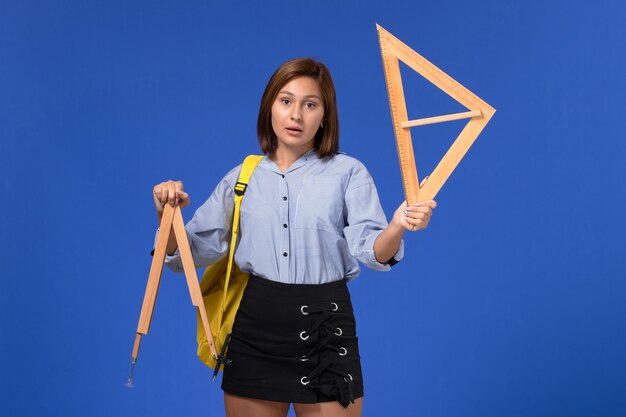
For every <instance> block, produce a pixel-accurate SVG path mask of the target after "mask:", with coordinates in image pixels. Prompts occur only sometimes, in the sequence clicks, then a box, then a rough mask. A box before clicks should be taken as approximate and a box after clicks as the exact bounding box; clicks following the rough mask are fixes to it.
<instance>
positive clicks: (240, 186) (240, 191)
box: [235, 181, 248, 197]
mask: <svg viewBox="0 0 626 417" xmlns="http://www.w3.org/2000/svg"><path fill="white" fill-rule="evenodd" d="M246 188H248V184H245V183H243V182H239V181H237V184H235V195H237V196H239V197H241V196H242V195H244V193H245V192H246Z"/></svg>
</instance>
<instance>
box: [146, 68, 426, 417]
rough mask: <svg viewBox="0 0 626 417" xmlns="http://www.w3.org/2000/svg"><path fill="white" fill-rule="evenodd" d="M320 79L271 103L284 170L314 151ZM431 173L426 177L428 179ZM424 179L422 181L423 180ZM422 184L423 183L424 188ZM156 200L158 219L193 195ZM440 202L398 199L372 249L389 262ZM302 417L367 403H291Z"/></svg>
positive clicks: (276, 409)
mask: <svg viewBox="0 0 626 417" xmlns="http://www.w3.org/2000/svg"><path fill="white" fill-rule="evenodd" d="M321 97H322V95H321V93H320V89H319V86H318V84H317V81H315V80H314V79H313V78H310V77H297V78H294V79H292V80H291V81H289V82H288V83H287V84H285V85H284V86H283V87H282V88H281V90H280V91H279V93H278V96H277V97H276V99H275V100H274V103H273V105H272V128H273V130H274V133H275V134H276V137H277V146H276V149H275V151H274V152H273V153H272V154H270V155H268V157H269V158H270V159H271V160H272V161H273V162H274V163H275V164H276V165H277V166H278V168H279V169H280V170H281V171H283V172H285V171H286V170H287V169H288V168H289V167H290V166H291V165H292V164H293V163H294V162H295V161H297V160H298V159H299V158H300V157H301V156H302V155H304V154H305V153H306V152H308V151H309V150H311V149H312V148H313V145H314V138H315V134H316V133H317V130H318V129H320V127H321V126H322V125H323V120H324V103H323V101H322V98H321ZM426 180H427V178H426V179H425V180H424V181H426ZM424 181H423V182H422V184H421V185H423V183H424ZM421 185H420V187H421ZM153 196H154V205H155V207H156V211H157V216H158V218H159V222H160V221H161V217H162V215H163V207H164V206H165V204H170V205H171V206H173V207H174V206H176V205H180V207H181V208H184V207H187V206H188V205H189V195H188V194H187V193H186V192H185V191H184V187H183V183H182V182H181V181H172V180H170V181H165V182H162V183H160V184H157V185H156V186H155V187H154V189H153ZM436 206H437V203H436V202H435V201H433V200H429V201H423V202H420V203H415V204H412V205H410V206H407V204H406V202H403V203H402V204H400V206H399V207H398V208H397V209H396V211H395V212H394V214H393V217H392V219H391V221H390V222H389V225H388V226H387V228H386V229H385V230H383V232H382V233H380V235H378V238H377V239H376V241H375V242H374V254H375V256H376V259H377V260H378V261H379V262H381V263H386V262H388V261H389V260H390V259H391V258H392V257H393V255H395V253H396V252H397V251H398V249H399V247H400V242H401V241H402V237H403V236H404V232H405V231H407V230H408V231H412V232H416V231H418V230H422V229H425V228H426V227H427V226H428V223H429V222H430V217H431V215H432V212H433V209H434V208H435V207H436ZM175 251H176V240H175V239H174V234H173V232H172V233H171V235H170V239H169V241H168V245H167V253H168V254H173V253H174V252H175ZM224 405H225V408H226V415H227V416H228V417H247V416H255V417H284V416H286V415H287V412H288V410H289V403H280V402H274V401H264V400H256V399H251V398H244V397H238V396H235V395H231V394H228V393H225V394H224ZM293 407H294V411H295V413H296V415H297V416H298V417H323V416H327V417H328V416H333V417H359V416H361V411H362V408H363V398H358V399H356V400H355V402H354V404H350V405H349V406H348V407H347V408H344V407H342V406H341V404H339V403H338V402H336V401H332V402H324V403H317V404H295V403H294V404H293Z"/></svg>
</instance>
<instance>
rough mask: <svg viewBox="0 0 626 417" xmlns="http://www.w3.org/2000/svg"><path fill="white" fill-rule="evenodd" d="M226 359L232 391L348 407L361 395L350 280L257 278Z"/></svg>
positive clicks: (227, 389) (225, 382) (224, 383)
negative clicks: (314, 282)
mask: <svg viewBox="0 0 626 417" xmlns="http://www.w3.org/2000/svg"><path fill="white" fill-rule="evenodd" d="M226 356H227V357H228V359H230V360H231V362H230V364H229V365H226V366H225V367H224V376H223V379H222V389H223V390H224V391H225V392H227V393H229V394H233V395H238V396H242V397H248V398H255V399H262V400H269V401H279V402H288V403H317V402H327V401H338V402H339V403H341V405H343V406H344V407H347V406H348V404H349V403H350V402H353V401H354V399H355V398H359V397H362V396H363V377H362V375H361V361H360V356H359V348H358V343H357V336H356V324H355V320H354V313H353V311H352V303H351V301H350V293H349V292H348V288H347V286H346V281H345V280H340V281H335V282H331V283H327V284H321V285H307V284H284V283H280V282H275V281H270V280H266V279H263V278H260V277H257V276H254V275H251V276H250V280H249V282H248V285H247V287H246V289H245V292H244V295H243V298H242V300H241V304H240V306H239V310H238V311H237V316H236V317H235V323H234V325H233V333H232V339H231V341H230V344H229V346H228V351H227V355H226Z"/></svg>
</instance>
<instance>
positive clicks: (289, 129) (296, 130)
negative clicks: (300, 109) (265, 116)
mask: <svg viewBox="0 0 626 417" xmlns="http://www.w3.org/2000/svg"><path fill="white" fill-rule="evenodd" d="M285 129H286V130H287V132H289V133H291V134H294V135H295V134H298V133H302V129H301V128H299V127H298V126H289V127H286V128H285Z"/></svg>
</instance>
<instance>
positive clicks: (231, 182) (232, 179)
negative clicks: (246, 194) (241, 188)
mask: <svg viewBox="0 0 626 417" xmlns="http://www.w3.org/2000/svg"><path fill="white" fill-rule="evenodd" d="M242 166H243V163H241V164H239V165H237V166H236V167H234V168H232V169H231V170H230V171H228V172H227V173H226V175H224V178H222V181H221V183H222V184H224V185H228V186H230V187H231V188H232V187H234V186H235V184H236V183H237V179H238V178H239V172H240V171H241V167H242Z"/></svg>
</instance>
